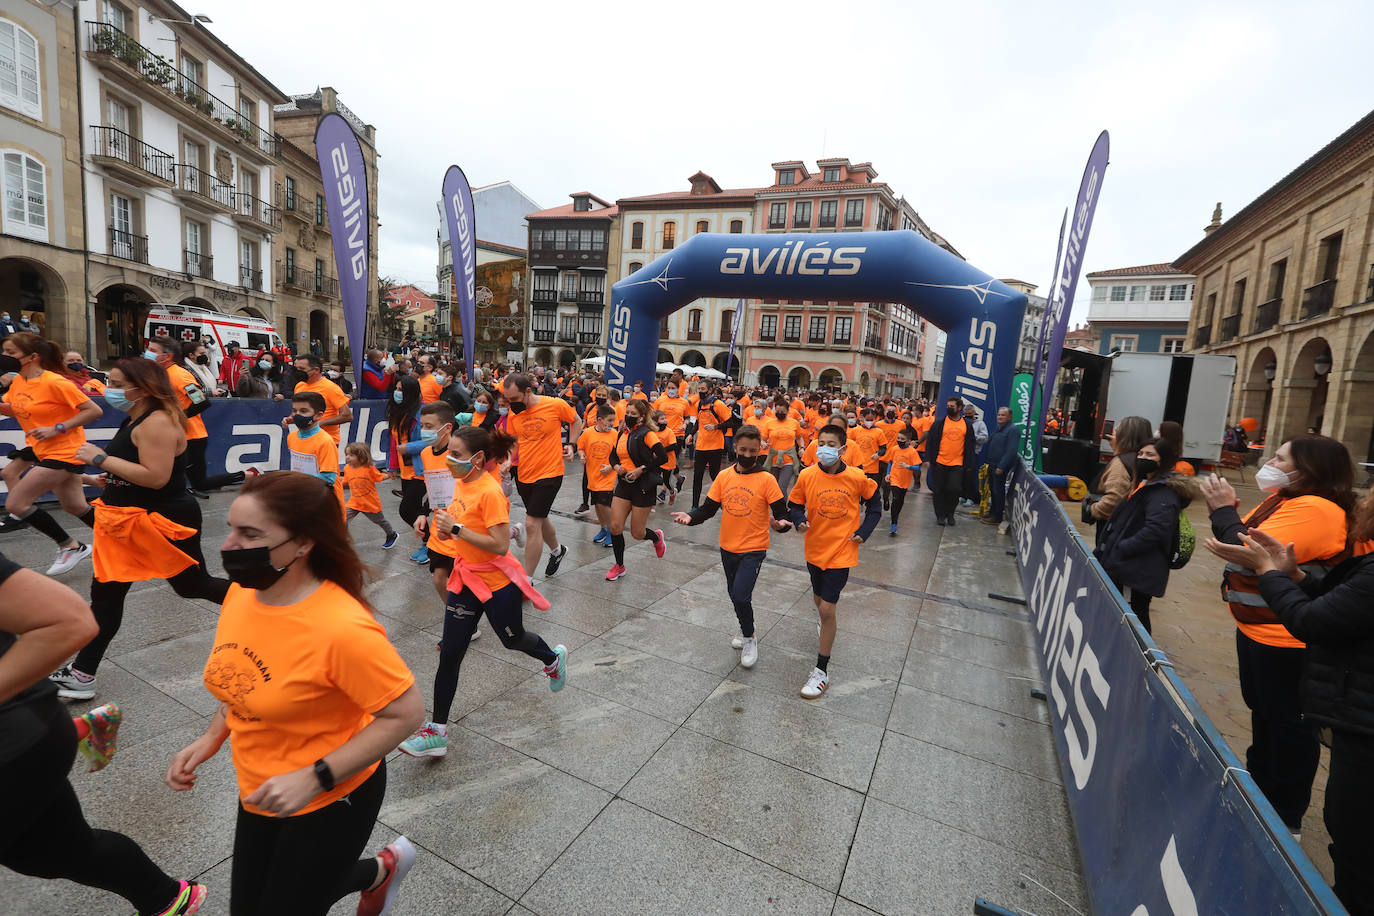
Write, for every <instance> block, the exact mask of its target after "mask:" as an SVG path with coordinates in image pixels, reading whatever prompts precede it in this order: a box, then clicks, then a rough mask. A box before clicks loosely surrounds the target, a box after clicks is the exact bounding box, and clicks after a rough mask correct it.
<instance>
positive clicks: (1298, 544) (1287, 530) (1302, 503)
mask: <svg viewBox="0 0 1374 916" xmlns="http://www.w3.org/2000/svg"><path fill="white" fill-rule="evenodd" d="M1259 530H1261V531H1263V532H1264V533H1265V534H1269V535H1273V536H1274V537H1276V538H1278V540H1279V543H1281V544H1289V543H1291V544H1293V552H1294V553H1295V554H1296V555H1297V558H1298V565H1302V564H1304V563H1311V562H1313V561H1314V560H1323V559H1326V558H1327V557H1332V556H1335V555H1336V554H1338V553H1340V552H1341V551H1342V550H1344V549H1345V536H1346V519H1345V510H1343V509H1342V508H1341V507H1340V506H1338V505H1336V504H1335V503H1333V502H1331V500H1329V499H1323V498H1322V497H1320V496H1295V497H1293V498H1292V499H1286V500H1284V501H1283V504H1282V505H1281V506H1279V507H1278V508H1277V509H1275V510H1274V513H1273V514H1272V515H1270V516H1269V517H1268V518H1266V519H1265V520H1264V521H1263V522H1261V523H1260V524H1259ZM1236 626H1237V627H1239V628H1240V631H1241V632H1242V633H1244V634H1245V635H1246V636H1248V637H1250V638H1251V639H1253V640H1254V641H1255V642H1258V643H1263V644H1264V645H1266V646H1278V647H1280V648H1288V649H1302V648H1305V647H1306V645H1307V644H1306V643H1304V642H1302V641H1301V640H1299V639H1297V638H1296V637H1295V636H1293V634H1292V633H1289V632H1288V628H1287V627H1285V626H1284V625H1283V624H1281V623H1241V622H1240V621H1236Z"/></svg>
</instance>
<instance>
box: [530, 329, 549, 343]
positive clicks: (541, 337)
mask: <svg viewBox="0 0 1374 916" xmlns="http://www.w3.org/2000/svg"><path fill="white" fill-rule="evenodd" d="M530 334H531V335H533V337H534V342H535V343H553V329H551V328H535V329H534V330H533V331H531V332H530Z"/></svg>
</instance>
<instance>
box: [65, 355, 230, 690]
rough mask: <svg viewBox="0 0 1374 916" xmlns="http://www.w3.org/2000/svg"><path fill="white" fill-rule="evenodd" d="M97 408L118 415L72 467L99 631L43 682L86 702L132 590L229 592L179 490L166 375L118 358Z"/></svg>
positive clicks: (218, 598)
mask: <svg viewBox="0 0 1374 916" xmlns="http://www.w3.org/2000/svg"><path fill="white" fill-rule="evenodd" d="M109 383H110V384H109V387H108V388H107V389H106V390H105V402H106V403H107V404H109V405H110V406H111V407H113V408H115V409H118V410H123V411H125V412H126V413H128V415H129V416H128V418H126V419H125V420H124V422H123V423H122V424H120V427H119V431H118V432H116V433H115V435H114V438H113V439H111V440H110V441H109V442H108V443H106V445H105V447H104V448H103V449H101V448H98V447H97V446H94V445H92V444H90V443H89V442H88V443H85V444H84V445H82V446H81V448H80V449H78V450H77V453H76V457H77V460H79V461H82V462H84V463H87V464H91V465H93V466H94V467H95V468H96V469H97V470H98V471H100V475H99V476H95V477H88V478H86V482H87V483H89V484H91V485H93V486H98V487H103V488H104V492H103V493H102V494H101V497H100V499H98V500H96V503H95V507H94V521H95V557H94V559H93V561H92V563H93V565H94V578H93V579H92V581H91V610H92V611H93V612H94V614H95V620H96V623H97V624H99V625H100V630H99V632H98V633H96V635H95V638H93V639H92V640H91V641H90V642H88V643H87V644H86V646H85V647H84V648H83V649H82V650H81V651H80V652H78V653H77V655H76V659H75V660H74V661H73V662H72V663H71V664H70V665H67V666H65V667H63V668H61V669H59V670H58V671H57V672H56V673H54V674H53V675H52V680H53V682H54V683H55V684H56V685H57V692H58V695H59V696H62V697H66V698H67V699H71V700H89V699H91V698H92V697H94V696H95V693H96V683H95V676H96V672H97V670H98V669H99V667H100V662H101V660H102V659H103V658H104V656H105V650H106V649H107V648H109V645H110V641H111V640H112V639H114V638H115V634H117V633H118V632H119V627H120V625H121V624H122V623H123V622H124V599H125V598H126V597H127V596H128V594H129V589H130V588H131V587H132V585H133V583H135V582H143V581H146V580H148V579H166V580H167V581H168V583H169V584H170V585H171V586H172V588H173V589H174V590H175V591H176V593H177V594H178V595H180V596H181V597H183V598H201V599H204V600H206V601H213V602H214V603H215V604H219V603H220V602H222V601H223V600H224V593H225V592H226V591H227V590H228V588H229V582H228V580H227V579H216V578H215V577H213V576H211V575H210V572H209V570H207V569H206V568H205V557H204V556H203V555H202V554H201V550H200V528H201V515H200V504H199V503H197V502H196V500H195V499H194V498H193V497H192V496H191V494H190V493H188V492H187V490H186V460H187V458H186V452H187V445H186V430H185V428H184V423H185V417H184V416H183V415H182V413H181V408H180V407H178V406H177V402H176V396H175V395H174V394H173V393H172V386H171V384H170V383H169V382H168V381H167V373H166V372H165V371H163V369H162V367H160V366H159V365H158V364H157V363H155V362H153V361H152V360H148V359H121V360H120V361H119V362H117V363H115V366H114V368H113V369H111V370H110V375H109Z"/></svg>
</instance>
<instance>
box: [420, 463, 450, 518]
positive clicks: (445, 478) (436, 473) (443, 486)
mask: <svg viewBox="0 0 1374 916" xmlns="http://www.w3.org/2000/svg"><path fill="white" fill-rule="evenodd" d="M425 493H426V494H428V496H429V507H430V508H431V509H433V510H435V511H436V512H437V511H438V510H440V509H443V508H446V507H447V506H448V504H449V503H451V502H453V474H451V473H449V470H448V468H436V469H433V470H428V471H425Z"/></svg>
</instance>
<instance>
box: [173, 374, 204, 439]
mask: <svg viewBox="0 0 1374 916" xmlns="http://www.w3.org/2000/svg"><path fill="white" fill-rule="evenodd" d="M167 380H168V381H170V382H171V383H172V393H173V394H175V395H176V396H177V406H179V407H180V408H181V409H182V410H190V409H191V405H192V404H193V403H195V401H194V399H193V398H192V397H191V394H192V392H195V393H196V395H197V396H198V397H200V398H201V399H202V400H204V398H205V392H204V391H201V388H200V384H199V383H198V382H197V381H196V377H195V376H194V375H192V374H191V373H190V372H187V371H186V369H184V368H183V367H181V366H178V365H176V364H175V363H173V364H172V365H170V366H168V367H167ZM209 435H210V434H209V433H208V432H206V431H205V421H204V420H202V419H201V418H200V417H198V416H196V417H187V418H186V438H187V439H205V438H208V437H209Z"/></svg>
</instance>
